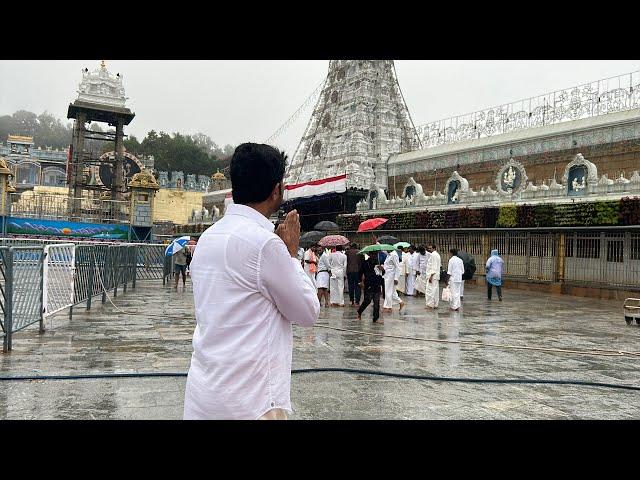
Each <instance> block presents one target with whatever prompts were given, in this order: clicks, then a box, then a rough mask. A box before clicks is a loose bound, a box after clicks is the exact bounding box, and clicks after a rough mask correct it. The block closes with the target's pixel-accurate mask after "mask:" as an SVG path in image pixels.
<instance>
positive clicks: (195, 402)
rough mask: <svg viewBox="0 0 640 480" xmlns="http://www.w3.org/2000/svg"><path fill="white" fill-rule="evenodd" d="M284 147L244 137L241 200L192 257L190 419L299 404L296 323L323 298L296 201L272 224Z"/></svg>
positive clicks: (238, 164) (238, 155)
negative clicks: (302, 254)
mask: <svg viewBox="0 0 640 480" xmlns="http://www.w3.org/2000/svg"><path fill="white" fill-rule="evenodd" d="M285 163H286V156H285V155H284V154H283V153H280V152H278V151H277V150H276V149H274V148H273V147H270V146H268V145H259V144H255V143H245V144H242V145H239V146H238V147H237V148H236V150H235V152H234V154H233V157H232V158H231V167H230V170H231V171H230V174H231V184H232V188H233V190H232V191H233V201H234V203H233V204H231V205H229V206H228V207H227V211H226V214H225V216H224V217H223V218H222V219H220V220H219V221H218V222H216V223H215V224H213V225H212V226H211V227H209V228H208V229H207V230H206V231H205V232H204V233H203V234H202V236H201V237H200V241H199V242H198V249H197V250H196V252H195V254H194V258H193V260H192V262H191V275H192V279H193V297H194V303H195V313H196V323H197V325H196V329H195V332H194V334H193V355H192V356H191V365H190V367H189V374H188V377H187V386H186V391H185V401H184V418H185V419H261V418H264V419H271V418H274V419H275V418H286V413H285V411H291V400H290V390H291V355H292V344H293V335H292V327H291V324H292V323H294V322H295V323H297V324H299V325H301V326H306V327H311V326H313V324H314V323H315V321H316V320H317V318H318V314H319V311H320V304H319V302H318V298H317V297H316V291H315V288H314V286H313V283H312V282H311V280H310V278H309V276H308V275H307V274H306V273H304V270H303V269H302V266H301V264H300V262H299V261H298V259H297V258H296V254H297V251H298V242H299V238H300V217H299V215H298V213H297V212H296V211H295V210H294V211H291V212H289V213H288V214H287V217H286V219H285V221H284V223H282V224H281V225H280V226H279V227H278V229H277V230H276V231H275V233H274V225H273V224H272V223H271V222H270V221H269V217H270V216H271V215H272V214H273V213H275V212H276V211H278V209H279V207H280V204H281V202H282V194H283V177H284V169H285Z"/></svg>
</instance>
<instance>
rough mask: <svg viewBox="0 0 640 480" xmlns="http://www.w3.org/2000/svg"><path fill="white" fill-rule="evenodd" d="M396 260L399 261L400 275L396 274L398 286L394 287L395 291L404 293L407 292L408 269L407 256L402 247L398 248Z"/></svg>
mask: <svg viewBox="0 0 640 480" xmlns="http://www.w3.org/2000/svg"><path fill="white" fill-rule="evenodd" d="M397 253H398V260H399V262H400V275H399V276H398V286H397V287H396V292H400V293H406V292H407V273H409V270H408V268H407V267H408V266H409V263H408V258H407V254H406V253H404V251H403V249H401V248H398V250H397Z"/></svg>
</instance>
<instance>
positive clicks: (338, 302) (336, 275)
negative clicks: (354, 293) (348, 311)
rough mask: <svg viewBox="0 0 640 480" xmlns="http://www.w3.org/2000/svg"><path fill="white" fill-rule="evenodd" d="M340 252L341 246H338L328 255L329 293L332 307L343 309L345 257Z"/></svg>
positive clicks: (345, 272)
mask: <svg viewBox="0 0 640 480" xmlns="http://www.w3.org/2000/svg"><path fill="white" fill-rule="evenodd" d="M342 250H343V247H342V245H338V246H337V247H336V251H335V252H333V253H331V254H329V270H330V271H331V283H330V286H329V292H330V295H331V306H332V307H344V278H345V276H346V275H347V256H346V255H345V254H344V252H343V251H342Z"/></svg>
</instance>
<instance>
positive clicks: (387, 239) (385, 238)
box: [378, 235, 400, 245]
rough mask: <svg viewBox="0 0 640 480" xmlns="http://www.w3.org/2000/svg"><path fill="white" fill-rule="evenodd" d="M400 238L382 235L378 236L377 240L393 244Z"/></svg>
mask: <svg viewBox="0 0 640 480" xmlns="http://www.w3.org/2000/svg"><path fill="white" fill-rule="evenodd" d="M399 241H400V240H398V239H397V238H396V237H394V236H392V235H383V236H382V237H378V242H380V243H388V244H389V245H395V244H396V243H398V242H399Z"/></svg>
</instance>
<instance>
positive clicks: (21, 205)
mask: <svg viewBox="0 0 640 480" xmlns="http://www.w3.org/2000/svg"><path fill="white" fill-rule="evenodd" d="M10 197H11V215H12V216H15V217H20V218H38V219H44V220H67V221H81V222H88V223H128V222H129V220H128V219H129V202H127V201H123V200H101V199H98V198H88V197H83V198H71V199H70V198H69V197H68V196H66V195H52V194H31V195H25V194H20V193H11V194H10ZM72 203H75V205H71V204H72ZM72 206H73V207H74V208H73V209H72V208H71V207H72ZM72 210H73V211H74V212H77V213H76V214H74V216H73V217H71V216H70V214H69V212H70V211H72Z"/></svg>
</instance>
